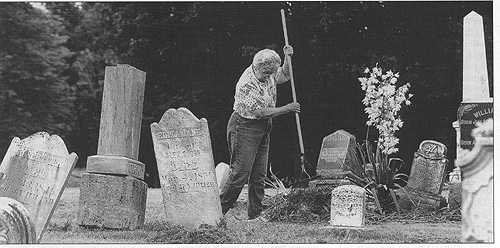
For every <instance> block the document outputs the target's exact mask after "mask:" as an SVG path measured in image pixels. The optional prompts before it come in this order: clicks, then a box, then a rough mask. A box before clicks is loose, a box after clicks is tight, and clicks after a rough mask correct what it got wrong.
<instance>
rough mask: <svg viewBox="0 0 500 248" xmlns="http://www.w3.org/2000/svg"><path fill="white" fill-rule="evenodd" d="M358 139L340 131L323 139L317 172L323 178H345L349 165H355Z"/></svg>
mask: <svg viewBox="0 0 500 248" xmlns="http://www.w3.org/2000/svg"><path fill="white" fill-rule="evenodd" d="M355 149H356V137H354V135H352V134H350V133H348V132H346V131H344V130H338V131H336V132H334V133H332V134H330V135H328V136H326V137H325V138H324V139H323V143H322V144H321V151H320V154H319V158H318V165H317V167H316V172H317V173H318V174H319V175H321V177H323V178H343V177H344V176H345V174H346V173H348V171H349V170H348V169H347V167H346V166H348V164H349V163H353V160H354V159H355V158H354V154H355V151H356V150H355Z"/></svg>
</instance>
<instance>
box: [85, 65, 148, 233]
mask: <svg viewBox="0 0 500 248" xmlns="http://www.w3.org/2000/svg"><path fill="white" fill-rule="evenodd" d="M145 82H146V73H145V72H143V71H141V70H139V69H137V68H134V67H133V66H130V65H123V64H119V65H117V66H107V67H106V72H105V76H104V90H103V96H102V98H103V99H102V109H101V122H100V128H99V143H98V148H97V155H93V156H89V157H88V158H87V168H86V173H83V175H82V180H81V187H80V200H79V201H80V203H79V210H78V225H80V226H86V227H105V228H112V229H128V230H134V229H137V228H141V227H142V226H143V225H144V218H145V214H146V212H145V211H146V197H147V188H148V186H147V184H146V183H145V182H144V181H143V180H144V172H145V165H144V164H143V163H141V162H140V161H138V160H137V159H138V156H139V144H140V134H141V123H142V110H143V102H144V89H145Z"/></svg>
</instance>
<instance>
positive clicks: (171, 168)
mask: <svg viewBox="0 0 500 248" xmlns="http://www.w3.org/2000/svg"><path fill="white" fill-rule="evenodd" d="M151 134H152V136H153V145H154V150H155V155H156V161H157V164H158V174H159V177H160V185H161V189H162V195H163V204H164V206H165V212H166V217H167V221H168V222H169V223H171V224H174V225H182V226H186V227H189V228H198V227H199V226H200V225H202V224H207V225H212V226H216V225H218V224H219V223H220V221H221V220H222V218H223V216H222V208H221V205H220V198H219V190H218V187H217V179H216V175H215V168H214V159H213V154H212V145H211V142H210V133H209V130H208V124H207V121H206V119H204V118H202V119H198V118H197V117H196V116H195V115H194V114H192V113H191V112H190V111H189V110H188V109H186V108H179V109H177V110H175V109H169V110H167V111H166V112H165V113H164V114H163V116H162V118H161V120H160V122H158V123H156V122H155V123H152V124H151Z"/></svg>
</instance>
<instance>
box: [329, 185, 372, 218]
mask: <svg viewBox="0 0 500 248" xmlns="http://www.w3.org/2000/svg"><path fill="white" fill-rule="evenodd" d="M365 209H366V191H365V189H364V188H362V187H359V186H356V185H342V186H339V187H336V188H335V189H333V190H332V200H331V211H330V225H331V226H334V227H354V228H363V227H364V226H365V213H366V210H365Z"/></svg>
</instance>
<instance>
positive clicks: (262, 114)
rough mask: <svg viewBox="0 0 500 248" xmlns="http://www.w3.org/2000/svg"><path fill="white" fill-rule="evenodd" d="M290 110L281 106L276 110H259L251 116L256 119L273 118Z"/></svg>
mask: <svg viewBox="0 0 500 248" xmlns="http://www.w3.org/2000/svg"><path fill="white" fill-rule="evenodd" d="M288 112H290V110H289V109H288V108H287V107H286V106H281V107H277V108H261V109H257V110H255V111H254V112H253V114H254V115H255V116H256V117H257V118H258V119H261V118H273V117H276V116H278V115H282V114H286V113H288Z"/></svg>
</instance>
